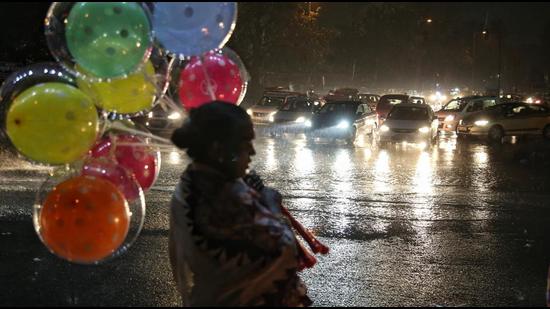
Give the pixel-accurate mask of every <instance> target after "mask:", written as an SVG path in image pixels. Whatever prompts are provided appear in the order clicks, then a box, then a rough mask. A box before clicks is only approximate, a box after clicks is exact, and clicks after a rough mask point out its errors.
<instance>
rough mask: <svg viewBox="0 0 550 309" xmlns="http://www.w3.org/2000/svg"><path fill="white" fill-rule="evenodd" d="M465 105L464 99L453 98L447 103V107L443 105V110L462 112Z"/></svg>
mask: <svg viewBox="0 0 550 309" xmlns="http://www.w3.org/2000/svg"><path fill="white" fill-rule="evenodd" d="M465 106H466V104H465V102H464V101H463V100H452V101H451V102H449V103H447V105H445V107H443V110H444V111H450V112H460V111H462V110H463V109H464V107H465Z"/></svg>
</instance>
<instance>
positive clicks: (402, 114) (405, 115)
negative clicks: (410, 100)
mask: <svg viewBox="0 0 550 309" xmlns="http://www.w3.org/2000/svg"><path fill="white" fill-rule="evenodd" d="M388 119H393V120H428V119H429V116H428V110H427V109H426V108H420V107H412V106H407V107H394V108H393V109H392V111H391V112H390V113H389V115H388Z"/></svg>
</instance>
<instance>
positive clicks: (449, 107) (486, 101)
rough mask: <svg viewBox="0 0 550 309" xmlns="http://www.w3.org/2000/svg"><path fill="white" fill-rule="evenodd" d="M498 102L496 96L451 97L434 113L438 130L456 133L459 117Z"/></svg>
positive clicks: (461, 117)
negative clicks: (437, 122) (437, 121)
mask: <svg viewBox="0 0 550 309" xmlns="http://www.w3.org/2000/svg"><path fill="white" fill-rule="evenodd" d="M498 103H499V101H498V100H497V97H493V96H488V97H482V96H468V97H463V98H457V99H452V100H450V101H449V102H448V103H447V104H445V105H444V106H443V108H441V109H440V110H439V111H437V112H436V113H435V114H436V116H437V118H438V119H439V130H440V131H442V132H447V133H456V129H457V125H458V123H459V121H460V120H461V119H463V118H464V117H466V116H467V115H469V114H471V113H475V112H478V111H481V110H484V109H486V108H488V107H491V106H494V105H497V104H498Z"/></svg>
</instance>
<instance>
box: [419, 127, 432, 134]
mask: <svg viewBox="0 0 550 309" xmlns="http://www.w3.org/2000/svg"><path fill="white" fill-rule="evenodd" d="M418 132H420V133H422V134H426V133H428V132H430V128H428V127H422V128H420V129H418Z"/></svg>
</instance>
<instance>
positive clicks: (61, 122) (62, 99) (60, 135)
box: [6, 83, 99, 164]
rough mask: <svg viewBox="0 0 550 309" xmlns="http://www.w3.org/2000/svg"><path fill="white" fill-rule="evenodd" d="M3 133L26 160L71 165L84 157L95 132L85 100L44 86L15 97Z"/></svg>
mask: <svg viewBox="0 0 550 309" xmlns="http://www.w3.org/2000/svg"><path fill="white" fill-rule="evenodd" d="M6 132H7V134H8V136H9V138H10V140H11V142H12V143H13V145H14V146H15V148H17V150H18V151H19V152H20V153H21V154H23V155H24V156H26V157H27V158H29V159H31V160H33V161H37V162H42V163H47V164H65V163H71V162H74V161H76V160H78V159H79V158H81V157H83V156H85V155H86V153H87V152H88V150H89V149H90V148H91V147H92V146H93V145H94V143H95V140H96V138H97V135H98V132H99V126H98V117H97V110H96V108H95V106H94V104H93V102H92V100H91V98H90V97H89V96H87V95H86V94H84V93H83V92H82V91H80V90H78V89H77V88H75V87H73V86H71V85H67V84H62V83H44V84H38V85H36V86H33V87H30V88H29V89H27V90H25V91H23V92H22V93H21V94H19V95H18V96H17V97H16V98H15V99H14V100H13V102H12V104H11V106H10V107H9V109H8V113H7V117H6Z"/></svg>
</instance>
